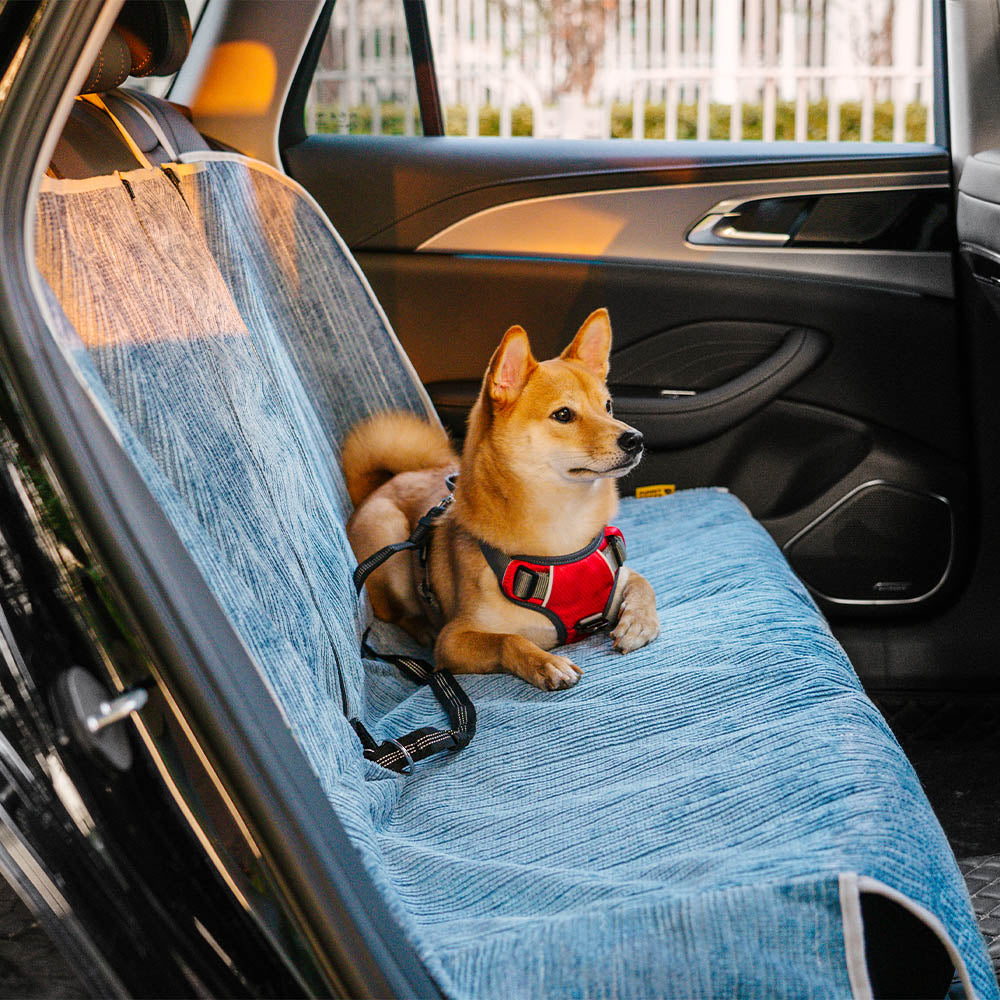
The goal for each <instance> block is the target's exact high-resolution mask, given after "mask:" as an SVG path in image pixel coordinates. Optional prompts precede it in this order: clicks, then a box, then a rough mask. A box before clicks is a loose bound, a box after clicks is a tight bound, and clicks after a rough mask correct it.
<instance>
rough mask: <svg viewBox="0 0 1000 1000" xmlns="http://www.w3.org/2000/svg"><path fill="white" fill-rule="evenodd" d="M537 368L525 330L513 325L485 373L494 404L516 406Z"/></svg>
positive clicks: (488, 390) (494, 353)
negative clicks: (516, 400) (518, 398)
mask: <svg viewBox="0 0 1000 1000" xmlns="http://www.w3.org/2000/svg"><path fill="white" fill-rule="evenodd" d="M537 365H538V362H537V361H536V360H535V359H534V357H533V356H532V354H531V344H530V343H529V342H528V335H527V333H525V332H524V328H523V327H520V326H512V327H511V328H510V329H509V330H508V331H507V332H506V333H505V334H504V335H503V340H501V341H500V346H499V347H498V348H497V349H496V350H495V351H494V352H493V357H492V358H491V359H490V366H489V368H488V369H487V370H486V391H487V392H488V393H489V395H490V398H491V399H492V400H493V402H494V403H498V404H499V405H500V406H507V405H509V404H510V403H513V402H514V400H515V399H517V397H518V396H520V395H521V390H522V389H523V388H524V385H525V383H526V382H527V381H528V376H529V375H531V373H532V372H533V371H534V370H535V368H536V366H537Z"/></svg>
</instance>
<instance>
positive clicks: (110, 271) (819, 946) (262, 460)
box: [37, 161, 997, 998]
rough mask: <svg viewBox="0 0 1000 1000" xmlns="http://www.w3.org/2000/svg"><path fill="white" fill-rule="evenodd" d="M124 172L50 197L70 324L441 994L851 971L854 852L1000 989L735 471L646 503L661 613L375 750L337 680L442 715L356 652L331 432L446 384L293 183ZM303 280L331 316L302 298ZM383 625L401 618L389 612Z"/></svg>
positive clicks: (77, 348) (56, 284)
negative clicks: (642, 626) (426, 753)
mask: <svg viewBox="0 0 1000 1000" xmlns="http://www.w3.org/2000/svg"><path fill="white" fill-rule="evenodd" d="M251 175H253V176H251ZM216 181H217V183H216ZM132 188H133V193H134V195H135V197H134V199H133V198H130V197H129V196H128V195H127V194H126V193H125V192H124V190H123V189H122V188H121V187H120V186H116V185H110V186H107V187H103V188H95V189H93V190H76V189H73V188H72V187H67V189H66V190H64V191H50V192H47V193H45V194H43V196H42V199H41V203H40V206H39V227H38V240H37V245H38V261H39V267H40V269H41V271H42V273H43V275H44V276H45V278H46V279H47V281H48V282H49V284H50V285H51V289H52V292H53V295H52V297H51V299H50V301H49V305H50V310H51V312H52V314H53V317H54V322H55V323H56V324H57V326H58V329H57V333H58V335H59V338H60V342H61V343H62V344H63V345H64V347H65V348H66V350H67V352H68V353H69V354H70V356H71V357H72V358H73V359H74V361H75V363H76V365H77V367H78V369H79V371H80V375H81V378H82V379H83V380H84V381H85V382H86V384H87V385H88V386H89V388H90V390H91V392H92V394H93V397H94V399H95V401H96V402H97V403H98V405H99V406H100V407H101V408H102V409H103V410H104V412H105V413H106V414H107V416H108V419H109V421H110V422H111V423H112V425H113V426H114V427H115V428H116V430H117V432H118V433H119V435H120V437H121V440H122V443H123V445H124V446H125V448H126V450H127V452H128V453H129V455H130V456H131V457H132V459H133V460H134V461H135V463H136V465H137V467H138V468H139V469H140V470H141V472H142V473H143V475H144V477H145V479H146V481H147V482H148V483H149V485H150V488H151V490H152V491H153V494H154V496H155V498H156V499H157V501H158V502H159V503H160V504H161V505H162V506H163V508H164V510H165V511H166V512H167V514H168V516H169V517H170V519H171V521H172V522H173V524H174V525H175V526H176V528H177V531H178V533H179V534H180V536H181V538H182V540H183V541H184V543H185V545H186V546H187V547H188V549H189V551H190V552H191V553H192V555H193V557H194V559H195V560H196V562H197V564H198V565H199V567H200V568H201V570H202V572H203V573H204V575H205V578H206V580H207V581H208V582H209V584H210V585H211V587H212V588H213V590H214V592H215V594H216V595H217V597H218V599H219V602H220V605H221V606H222V607H223V609H224V610H225V612H226V613H227V614H228V615H229V617H230V619H231V620H232V622H233V624H234V625H235V627H236V628H237V629H238V630H239V632H240V634H241V635H242V636H243V638H244V640H245V642H246V644H247V646H248V648H249V649H250V651H251V653H252V654H253V656H254V658H255V659H256V661H257V663H258V664H259V667H260V670H261V674H262V676H263V677H264V678H265V679H266V681H267V683H268V684H269V685H270V687H271V689H272V690H273V692H274V694H275V697H276V699H277V700H278V702H279V704H280V705H281V706H282V708H283V710H284V712H285V714H286V717H287V719H288V724H289V727H290V729H291V731H292V732H293V733H294V735H295V737H296V738H297V740H298V741H299V743H300V745H301V746H302V748H303V750H304V752H305V754H306V756H307V757H308V759H309V761H310V762H311V764H312V766H313V767H314V769H315V770H316V773H317V775H318V776H319V778H320V780H321V782H322V785H323V788H324V790H325V792H326V794H327V796H328V798H329V800H330V803H331V805H332V807H333V809H334V810H335V811H336V813H337V815H338V817H339V818H340V820H341V822H342V823H343V825H344V827H345V829H346V830H347V832H348V835H349V836H350V838H351V840H352V842H353V843H354V844H355V846H356V847H357V849H358V851H359V853H360V856H361V857H362V859H363V862H364V864H365V866H366V868H367V870H368V871H369V873H370V874H371V876H372V878H373V879H374V881H375V883H376V885H377V886H378V887H379V889H380V891H381V892H382V893H383V895H384V896H385V898H386V900H387V902H388V903H389V906H390V908H391V909H392V912H393V913H394V914H395V916H396V917H397V919H398V920H399V922H400V924H401V926H402V927H403V929H404V931H405V932H406V934H407V935H408V936H409V938H410V940H411V941H412V942H413V944H414V946H415V947H416V948H417V950H418V951H419V953H420V954H421V956H422V957H423V959H424V960H425V962H426V964H427V966H428V968H429V969H430V971H431V972H432V974H433V975H434V976H435V977H436V978H437V979H438V981H439V982H440V983H441V985H442V987H443V988H444V989H445V990H446V991H447V992H448V993H449V994H450V995H452V996H455V997H469V998H479V997H496V996H504V997H537V996H546V997H648V996H663V995H673V996H684V997H716V996H739V997H754V996H759V997H772V996H774V997H812V996H815V997H820V996H824V997H825V996H846V995H849V993H850V987H849V984H848V979H847V971H846V964H845V945H844V936H843V933H844V932H843V923H842V917H841V898H840V892H839V889H838V880H837V877H838V875H839V874H840V873H843V872H858V873H860V874H863V875H868V876H871V877H873V878H877V879H879V880H881V881H883V882H885V883H886V884H888V885H889V886H891V887H893V888H895V889H898V890H899V891H901V892H903V893H904V894H905V895H907V896H908V897H910V898H911V899H913V900H914V901H915V902H917V903H919V904H921V905H922V906H925V907H926V908H927V909H928V910H930V911H931V912H932V913H933V914H935V915H937V916H938V917H939V918H940V920H941V921H942V922H943V923H944V924H945V926H946V928H947V929H948V931H949V933H950V935H951V937H952V938H953V939H954V941H955V942H956V944H957V946H958V948H959V950H960V952H961V953H962V954H963V955H964V957H965V960H966V962H967V964H968V967H969V970H970V973H971V975H972V979H973V982H974V984H975V986H976V988H977V990H978V991H979V993H980V995H981V996H983V997H996V996H997V990H996V985H995V982H994V981H993V979H992V976H991V974H990V969H989V964H988V960H987V957H986V954H985V949H984V947H983V944H982V941H981V939H980V938H979V936H978V932H977V930H976V925H975V920H974V918H973V916H972V912H971V907H970V906H969V902H968V897H967V895H966V892H965V888H964V885H963V883H962V880H961V877H960V875H959V873H958V871H957V867H956V865H955V862H954V859H953V858H952V855H951V852H950V850H949V848H948V846H947V843H946V841H945V838H944V836H943V834H942V832H941V830H940V828H939V826H938V824H937V822H936V820H935V819H934V816H933V814H932V813H931V810H930V807H929V805H928V803H927V800H926V798H925V797H924V795H923V793H922V791H921V789H920V786H919V783H918V781H917V779H916V776H915V775H914V773H913V771H912V769H911V768H910V766H909V764H908V763H907V761H906V759H905V757H904V755H903V753H902V751H901V750H900V748H899V747H898V745H897V744H896V742H895V740H894V739H893V737H892V735H891V733H890V732H889V730H888V729H887V727H886V725H885V723H884V722H883V720H882V718H881V716H880V715H879V713H878V712H877V711H876V709H875V708H874V707H873V706H872V704H871V703H870V702H869V701H868V699H867V698H866V697H865V696H864V694H863V692H862V690H861V688H860V685H859V684H858V681H857V678H856V677H855V675H854V673H853V670H852V669H851V666H850V664H849V663H848V662H847V659H846V657H845V656H844V654H843V651H842V650H841V649H840V647H839V645H838V644H837V643H836V641H835V640H834V639H833V637H832V636H831V634H830V632H829V630H828V628H827V626H826V624H825V622H824V621H823V619H822V617H821V616H820V615H819V614H818V612H817V611H816V609H815V607H814V605H813V603H812V601H811V600H810V598H809V596H808V595H807V594H806V592H805V591H804V589H803V588H802V586H801V584H800V583H799V582H798V580H797V579H796V578H795V576H794V574H793V573H792V572H791V570H790V568H789V567H788V565H787V563H786V562H785V560H784V558H783V557H782V555H781V554H780V552H779V551H778V550H777V548H776V547H775V546H774V544H773V542H772V541H771V539H770V538H769V537H768V535H767V534H766V533H765V532H764V531H763V529H762V528H760V526H759V525H757V524H756V523H755V522H754V521H753V520H752V519H751V518H750V517H749V516H748V515H747V513H746V511H745V510H744V508H743V507H742V505H741V504H740V503H739V501H738V500H737V499H735V498H734V497H732V496H730V495H728V494H725V493H722V492H718V491H711V490H702V491H693V492H688V493H682V494H679V495H677V496H674V497H668V498H663V499H658V500H642V501H635V500H632V501H627V502H625V503H624V504H623V507H622V512H621V516H620V517H619V519H618V523H619V524H620V525H621V527H622V528H623V530H624V531H625V533H626V536H627V538H628V544H629V562H630V564H631V565H634V566H635V567H636V568H637V569H638V570H639V571H640V572H642V573H644V574H645V575H646V576H647V577H648V578H649V579H650V580H651V582H652V583H653V585H654V587H655V589H656V591H657V598H658V605H659V610H660V615H661V619H662V621H663V634H662V635H661V637H660V638H659V639H658V640H657V641H656V642H655V643H653V644H652V645H650V646H649V647H646V648H645V649H643V650H640V651H637V652H635V653H632V654H630V655H628V656H625V657H622V656H620V655H618V654H615V653H613V652H612V651H611V649H610V643H609V640H608V638H607V636H596V637H593V638H591V639H588V640H586V641H584V642H582V643H579V644H577V645H575V646H574V647H573V649H572V655H573V657H574V658H575V659H576V660H577V662H578V663H579V664H580V665H581V666H582V667H583V668H584V670H585V674H584V677H583V679H582V680H581V682H580V683H579V685H577V686H576V687H575V688H573V689H571V690H569V691H565V692H558V693H548V692H542V691H539V690H537V689H535V688H533V687H530V686H528V685H526V684H524V683H523V682H521V681H519V680H517V679H515V678H513V677H508V676H476V677H469V678H464V679H463V683H464V684H465V686H466V688H467V690H468V691H469V693H470V695H471V696H472V698H473V699H474V700H475V701H476V703H477V706H478V710H479V719H480V723H479V732H478V735H477V737H476V739H475V740H474V741H473V743H472V745H471V746H470V747H469V748H468V749H467V750H465V751H463V752H461V753H459V754H454V755H450V756H445V757H441V758H436V759H433V760H431V761H428V762H426V763H425V764H423V765H420V766H419V767H418V769H417V771H416V773H415V774H414V775H413V776H411V777H402V776H398V775H395V774H392V773H390V772H386V771H383V770H382V769H380V768H378V767H376V766H375V765H373V764H370V763H369V762H366V761H365V760H364V759H363V758H362V757H361V755H360V747H359V745H358V742H357V739H356V737H355V736H354V734H353V732H352V731H351V729H350V727H349V726H348V725H347V723H346V721H345V718H344V711H343V696H344V692H346V697H347V701H348V711H349V712H351V713H355V712H356V713H358V714H361V715H363V717H364V719H365V721H366V723H367V724H368V725H369V727H370V728H371V729H372V730H373V731H374V732H375V733H376V735H378V736H380V737H384V736H386V735H393V734H397V733H399V732H402V731H406V730H409V729H412V728H414V727H416V726H417V725H424V724H428V723H435V722H436V723H438V724H443V723H444V716H443V714H442V713H441V712H440V709H439V708H438V706H437V705H436V703H435V702H434V700H433V697H432V696H431V694H430V692H429V691H428V690H427V689H419V690H418V689H416V688H415V687H414V686H413V685H411V684H409V683H408V682H406V681H404V680H402V679H401V678H400V677H399V676H398V675H397V674H396V673H395V672H394V670H393V668H391V667H389V666H388V665H386V664H382V663H378V662H363V661H362V660H361V659H360V656H359V653H358V643H357V640H358V632H359V628H360V626H361V622H362V617H363V612H362V610H361V609H360V608H359V605H358V602H357V601H356V599H355V598H354V596H353V593H352V590H351V586H350V572H351V570H352V568H353V559H352V558H351V556H350V550H349V547H348V546H347V543H346V540H345V537H344V531H343V523H342V517H343V512H344V495H343V490H342V479H341V477H340V472H339V469H337V467H336V465H335V457H334V456H335V454H336V447H335V446H336V443H337V442H339V440H341V439H342V437H343V434H344V433H345V432H346V429H347V428H349V427H350V425H351V424H352V423H353V422H354V421H355V420H356V419H358V418H359V417H360V416H362V415H364V414H365V413H367V412H372V410H374V409H378V408H380V407H382V406H385V405H388V403H390V402H393V401H394V400H393V393H394V392H396V393H398V397H399V401H400V402H401V403H402V404H403V405H409V406H410V407H411V408H414V409H420V407H422V406H423V405H424V399H423V396H422V394H421V393H420V391H419V389H418V387H416V386H415V385H414V384H413V382H412V379H411V376H410V374H409V371H408V369H407V367H406V365H405V363H404V362H403V361H402V360H401V359H400V358H399V355H398V352H397V348H396V345H395V343H394V340H393V339H392V337H391V335H390V334H389V332H388V331H387V329H386V328H385V326H384V324H383V323H382V321H381V317H380V316H379V315H378V313H377V311H375V310H374V309H373V308H372V307H371V306H370V303H369V304H367V305H366V302H367V291H366V289H365V287H364V285H363V283H362V282H360V280H359V279H358V278H357V275H356V274H354V272H353V270H352V269H351V268H350V261H349V259H348V258H347V257H346V255H344V254H343V251H342V250H341V249H340V248H339V244H337V242H336V240H335V239H334V238H333V237H332V236H331V234H330V233H329V230H328V229H327V228H326V225H325V223H324V222H322V220H319V221H317V219H316V218H315V217H314V213H313V210H312V208H311V206H310V205H309V203H308V202H307V201H305V200H304V199H302V198H301V197H299V196H298V195H297V194H296V192H295V191H294V189H292V188H291V187H290V186H288V185H287V184H285V183H284V182H282V181H280V180H278V179H276V178H274V177H273V176H271V175H270V174H268V173H266V172H260V173H259V176H258V174H257V172H256V171H254V170H252V169H251V168H249V167H247V166H246V165H243V164H240V163H237V162H235V161H224V162H216V163H210V164H208V165H207V166H206V167H205V168H204V169H201V170H198V171H194V172H191V173H188V174H185V175H184V176H183V177H182V189H183V190H184V195H185V199H186V204H185V202H184V201H182V200H181V198H179V197H178V196H177V193H176V191H175V190H174V188H173V187H172V186H171V185H170V184H169V183H168V182H167V181H166V179H165V178H163V177H162V176H161V175H159V174H158V173H157V172H155V171H154V172H139V174H138V175H137V176H135V177H134V178H133V183H132ZM255 217H256V218H257V219H258V223H259V222H260V220H263V222H264V224H257V225H256V228H255V226H254V224H253V222H252V220H253V219H254V218H255ZM248 220H249V221H248ZM272 222H273V225H272V224H271V223H272ZM95 233H98V234H99V239H95V238H94V235H95ZM324 234H325V235H324ZM324 241H325V242H324ZM241 248H242V249H241ZM337 254H339V255H340V256H339V257H338V256H337ZM246 258H249V259H246ZM268 258H273V259H268ZM220 269H221V271H220ZM165 275H167V276H169V277H168V278H166V277H165ZM324 281H326V282H329V284H330V288H331V290H330V291H329V293H326V292H324ZM116 293H117V298H116ZM299 294H301V297H302V302H303V303H306V304H307V305H308V304H309V303H313V304H312V305H308V309H307V310H306V314H307V315H316V316H319V315H320V314H321V313H322V316H323V317H324V318H322V319H316V321H315V323H313V322H312V321H311V320H308V319H303V311H302V309H300V308H299V306H300V305H301V303H299V302H298V300H297V296H298V295H299ZM303 308H305V307H303ZM323 310H326V312H325V313H323ZM375 641H376V642H377V643H382V644H384V645H385V646H386V647H391V648H392V649H394V650H397V651H398V650H399V649H401V648H403V647H404V646H405V645H406V644H407V642H408V640H406V638H405V637H404V636H403V634H402V633H401V632H398V630H395V629H392V628H390V627H387V626H381V627H379V628H378V629H377V631H376V636H375Z"/></svg>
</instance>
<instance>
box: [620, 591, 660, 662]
mask: <svg viewBox="0 0 1000 1000" xmlns="http://www.w3.org/2000/svg"><path fill="white" fill-rule="evenodd" d="M659 634H660V619H659V616H658V615H657V614H656V605H655V604H653V603H651V602H645V601H634V602H630V601H629V598H628V595H626V597H625V600H624V601H623V602H622V609H621V612H620V613H619V615H618V624H617V625H615V627H614V628H613V629H612V630H611V640H612V642H613V643H614V646H615V649H617V650H618V652H619V653H631V652H632V650H633V649H641V648H642V647H643V646H646V645H648V644H649V643H651V642H652V641H653V640H654V639H655V638H656V637H657V636H658V635H659Z"/></svg>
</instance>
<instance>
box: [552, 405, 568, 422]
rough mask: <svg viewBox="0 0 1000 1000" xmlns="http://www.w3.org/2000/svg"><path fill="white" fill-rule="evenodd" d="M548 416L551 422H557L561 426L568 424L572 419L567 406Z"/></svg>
mask: <svg viewBox="0 0 1000 1000" xmlns="http://www.w3.org/2000/svg"><path fill="white" fill-rule="evenodd" d="M549 416H550V417H551V418H552V419H553V420H558V421H559V423H561V424H568V423H569V422H570V421H571V420H572V419H573V416H574V413H573V411H572V410H571V409H570V408H569V407H568V406H561V407H559V409H558V410H556V411H555V412H554V413H550V414H549Z"/></svg>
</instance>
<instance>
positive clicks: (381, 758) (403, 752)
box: [350, 476, 476, 774]
mask: <svg viewBox="0 0 1000 1000" xmlns="http://www.w3.org/2000/svg"><path fill="white" fill-rule="evenodd" d="M445 481H446V483H447V484H448V488H449V490H454V488H455V477H454V476H449V477H448V478H447V479H446V480H445ZM454 501H455V498H454V495H453V494H452V493H449V494H448V495H447V496H446V497H445V498H444V499H443V500H442V501H441V502H440V503H438V504H437V505H436V506H434V507H432V508H431V509H430V510H429V511H428V512H427V513H426V514H424V516H423V517H422V518H420V520H419V521H417V524H416V527H415V528H414V529H413V533H412V534H411V535H410V537H409V538H408V539H407V540H406V541H405V542H395V543H394V544H392V545H386V546H385V547H384V548H381V549H379V550H378V551H377V552H373V553H372V554H371V555H370V556H369V557H368V558H367V559H365V560H364V561H363V562H361V563H359V564H358V568H357V569H356V570H355V571H354V587H355V590H357V592H358V593H359V594H360V593H361V588H362V587H363V586H364V584H365V580H366V579H367V578H368V577H369V576H370V575H371V573H372V572H373V571H374V570H376V569H378V567H379V566H381V565H382V564H383V563H384V562H385V561H386V560H387V559H389V558H391V557H392V556H394V555H396V553H397V552H407V551H410V550H416V551H417V552H418V553H419V555H420V561H421V564H422V565H424V566H426V564H427V555H428V553H427V549H428V547H429V545H430V538H431V533H432V532H433V530H434V525H435V523H436V521H437V519H438V518H439V517H440V516H441V515H442V514H443V513H444V512H445V511H446V510H447V509H448V508H449V507H450V506H451V505H452V504H453V503H454ZM424 589H426V579H425V583H424V587H422V588H421V591H422V592H423V590H424ZM370 631H371V629H370V628H367V629H365V634H364V635H363V636H362V638H361V652H362V653H363V654H364V655H365V656H367V657H369V658H371V659H377V660H383V661H384V662H386V663H391V664H392V665H393V666H395V667H396V668H397V669H398V670H399V671H400V672H401V673H402V674H403V675H404V676H405V677H407V678H409V679H410V680H411V681H413V682H414V683H416V684H426V685H427V686H428V687H429V688H430V689H431V692H432V693H433V695H434V697H435V698H436V699H437V700H438V702H439V703H440V705H441V707H442V708H443V709H444V710H445V712H446V713H447V715H448V721H449V722H450V723H451V728H450V729H436V728H434V727H433V726H422V727H421V728H420V729H414V730H413V732H410V733H407V734H406V735H405V736H399V737H395V738H391V739H387V740H385V741H384V742H382V743H377V742H376V741H375V738H374V737H373V736H372V734H371V733H370V732H368V730H367V729H366V728H365V726H364V723H362V722H361V720H360V719H351V720H350V723H351V725H352V726H353V727H354V731H355V733H357V735H358V739H359V740H361V745H362V747H363V748H364V755H365V757H366V758H367V759H368V760H370V761H374V763H376V764H379V765H380V766H381V767H384V768H387V769H388V770H390V771H399V772H401V773H403V774H409V773H410V771H411V768H412V766H413V765H414V764H415V763H416V762H417V761H420V760H424V759H425V758H427V757H431V756H433V755H434V754H436V753H440V752H441V751H443V750H461V749H463V748H464V747H466V746H468V745H469V742H470V741H471V739H472V737H473V736H475V734H476V708H475V706H474V705H473V704H472V701H471V700H470V699H469V696H468V695H467V694H466V693H465V691H463V690H462V687H461V686H460V685H459V683H458V681H456V680H455V678H454V676H453V675H452V674H451V672H450V671H448V670H444V669H438V670H435V669H434V667H432V666H431V664H429V663H428V662H427V661H426V660H420V659H417V658H416V657H413V656H402V655H397V654H393V653H379V652H377V651H376V650H374V649H373V648H372V647H371V646H370V645H369V644H368V633H369V632H370Z"/></svg>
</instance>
